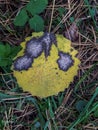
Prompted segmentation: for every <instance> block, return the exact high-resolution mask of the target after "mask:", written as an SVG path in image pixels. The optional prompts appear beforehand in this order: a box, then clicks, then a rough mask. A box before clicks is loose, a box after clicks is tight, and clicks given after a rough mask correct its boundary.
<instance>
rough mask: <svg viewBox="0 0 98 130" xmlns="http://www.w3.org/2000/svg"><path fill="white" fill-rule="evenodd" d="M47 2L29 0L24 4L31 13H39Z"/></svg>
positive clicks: (45, 0)
mask: <svg viewBox="0 0 98 130" xmlns="http://www.w3.org/2000/svg"><path fill="white" fill-rule="evenodd" d="M47 4H48V1H47V0H31V1H30V2H29V3H28V4H27V6H26V10H27V11H29V12H30V13H31V14H32V15H35V14H39V13H42V12H43V10H44V9H45V8H46V6H47Z"/></svg>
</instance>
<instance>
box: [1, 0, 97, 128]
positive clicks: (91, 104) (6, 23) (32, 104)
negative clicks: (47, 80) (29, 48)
mask: <svg viewBox="0 0 98 130" xmlns="http://www.w3.org/2000/svg"><path fill="white" fill-rule="evenodd" d="M28 2H29V1H26V0H21V1H17V0H15V1H13V2H9V1H8V0H1V1H0V42H2V43H3V44H5V43H8V44H9V45H11V46H15V45H19V44H20V42H21V41H23V40H24V38H25V37H27V36H29V35H30V34H31V33H32V31H33V30H32V29H31V28H30V26H29V24H28V23H27V24H26V25H25V26H23V27H17V26H15V25H14V20H15V16H16V14H17V13H18V11H19V10H21V9H22V8H23V7H26V5H27V4H28ZM29 15H30V14H29ZM39 15H40V16H41V17H42V18H43V20H44V30H45V31H46V30H47V31H50V30H51V31H52V32H54V33H60V34H63V35H65V32H66V30H68V29H69V27H70V26H71V25H72V24H73V23H75V24H76V25H77V27H78V35H79V37H78V39H77V40H76V41H74V42H72V46H73V47H74V48H76V49H77V50H78V52H79V53H78V55H77V57H78V58H79V59H80V60H81V65H80V67H79V68H80V69H79V72H78V75H77V77H75V80H74V82H73V83H72V84H70V86H69V88H68V89H66V90H65V91H64V92H62V93H59V94H58V95H57V96H51V97H48V98H45V99H40V98H37V97H32V95H30V93H25V92H23V91H22V90H21V88H20V87H19V86H18V84H17V81H16V80H15V79H14V77H13V74H12V72H11V71H10V66H1V67H0V130H97V129H98V3H97V1H93V0H79V1H75V0H72V1H70V0H68V1H63V0H60V1H57V0H53V1H52V0H49V1H48V6H47V7H46V9H45V10H44V12H42V13H41V14H39ZM30 16H31V15H30ZM49 20H50V21H49ZM0 44H1V43H0Z"/></svg>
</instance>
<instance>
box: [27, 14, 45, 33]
mask: <svg viewBox="0 0 98 130" xmlns="http://www.w3.org/2000/svg"><path fill="white" fill-rule="evenodd" d="M29 24H30V28H31V29H34V31H36V32H39V31H43V30H44V21H43V19H42V18H41V17H40V16H39V15H35V16H34V17H33V18H31V19H30V20H29Z"/></svg>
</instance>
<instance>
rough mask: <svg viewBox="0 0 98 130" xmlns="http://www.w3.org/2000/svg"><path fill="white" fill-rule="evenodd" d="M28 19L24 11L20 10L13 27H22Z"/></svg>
mask: <svg viewBox="0 0 98 130" xmlns="http://www.w3.org/2000/svg"><path fill="white" fill-rule="evenodd" d="M28 19H29V17H28V15H27V12H26V10H25V9H22V10H21V11H20V12H19V14H18V15H17V16H16V17H15V20H14V25H15V26H24V25H25V24H26V22H27V21H28Z"/></svg>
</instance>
